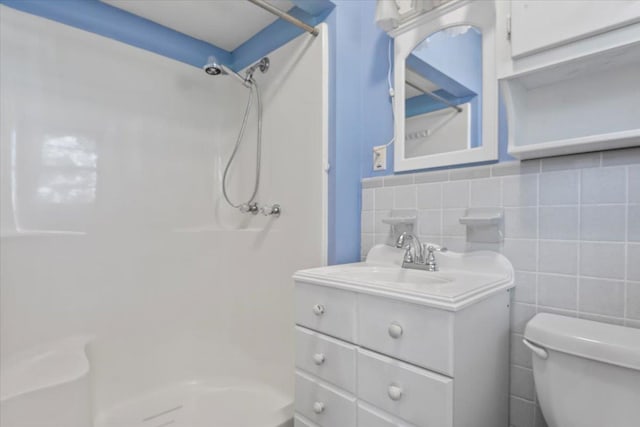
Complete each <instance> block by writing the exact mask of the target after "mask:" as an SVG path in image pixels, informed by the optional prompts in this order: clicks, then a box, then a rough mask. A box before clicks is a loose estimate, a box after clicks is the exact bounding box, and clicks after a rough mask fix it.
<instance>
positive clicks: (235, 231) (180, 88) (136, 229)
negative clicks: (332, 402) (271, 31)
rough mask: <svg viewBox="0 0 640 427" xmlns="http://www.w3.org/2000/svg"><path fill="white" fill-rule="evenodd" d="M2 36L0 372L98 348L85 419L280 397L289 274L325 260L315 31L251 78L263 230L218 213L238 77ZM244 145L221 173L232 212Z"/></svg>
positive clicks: (33, 28)
mask: <svg viewBox="0 0 640 427" xmlns="http://www.w3.org/2000/svg"><path fill="white" fill-rule="evenodd" d="M0 28H1V30H0V31H1V34H0V43H1V45H0V54H1V58H0V67H1V69H0V74H1V81H0V91H1V104H0V108H1V113H2V114H1V133H0V150H1V151H0V162H1V163H0V170H1V185H0V190H1V203H0V205H1V211H0V214H1V220H2V221H1V232H2V236H1V238H0V245H1V247H0V251H1V257H0V258H1V259H0V261H1V264H0V274H1V276H0V304H1V307H0V316H1V317H0V340H1V343H0V344H1V345H0V349H1V351H2V357H3V359H6V358H7V357H9V356H10V355H11V354H15V353H16V352H19V351H21V350H25V349H29V348H32V347H34V346H39V345H42V344H45V343H47V342H52V341H56V340H59V339H62V338H64V337H67V336H71V335H76V334H91V335H93V336H95V340H94V343H93V344H92V346H91V361H92V368H93V376H94V377H93V379H94V389H95V390H94V391H95V396H94V398H95V399H94V400H95V401H94V406H95V409H97V410H98V409H102V408H105V407H108V406H110V405H112V404H113V403H115V402H117V401H121V400H123V399H126V398H127V397H130V396H133V395H135V394H137V393H139V392H142V391H146V390H150V389H153V388H157V387H161V386H163V385H167V384H170V383H176V382H182V381H189V380H208V379H212V378H218V379H219V378H222V377H230V376H232V377H245V378H251V379H254V380H255V379H258V380H263V381H265V382H268V383H270V384H272V385H274V386H277V387H280V388H281V389H283V390H284V391H285V392H288V393H291V392H292V388H293V379H292V373H291V366H293V330H292V328H291V325H292V324H293V320H292V317H293V316H292V306H293V286H292V282H291V279H290V276H291V274H292V273H293V272H294V271H295V270H297V269H300V268H304V267H311V266H314V265H319V264H321V263H322V262H323V261H324V255H325V250H324V234H325V225H324V219H323V211H324V209H325V208H324V202H323V189H324V179H325V178H324V176H325V175H324V172H323V165H324V164H323V157H324V150H323V145H324V143H325V141H324V139H325V138H326V115H327V111H326V90H327V88H326V86H327V85H326V81H325V80H326V73H325V74H324V76H323V69H324V68H325V67H326V65H327V64H326V48H327V42H326V34H323V35H321V36H320V37H318V38H313V37H312V36H309V35H303V36H300V37H299V38H297V39H296V40H294V41H292V42H290V43H289V44H287V45H286V46H283V47H282V48H280V49H278V50H277V51H275V52H273V53H272V54H271V55H270V57H271V63H272V66H271V69H270V70H269V72H268V73H267V74H264V75H263V74H258V75H257V76H256V78H257V80H258V82H259V84H260V87H261V89H262V93H263V96H262V98H263V99H262V101H263V104H264V124H263V126H264V140H263V165H262V182H261V186H260V197H259V199H258V200H259V202H261V203H280V204H281V205H282V209H283V214H282V216H281V217H280V218H277V219H276V218H272V217H269V218H267V217H262V216H256V217H250V216H246V215H241V214H239V213H238V212H237V211H235V210H232V209H230V208H228V207H226V206H225V205H224V203H223V201H222V197H221V175H222V170H223V168H224V164H225V162H226V158H227V157H228V156H229V154H230V152H231V149H232V147H233V144H234V142H235V138H236V134H237V131H238V128H239V125H240V121H241V119H242V113H243V109H244V105H245V102H246V99H247V96H248V91H247V90H246V89H245V88H243V87H242V86H240V85H238V84H237V82H236V81H235V80H233V79H230V78H224V77H210V76H207V75H206V74H205V73H204V72H202V70H199V69H196V68H193V67H190V66H187V65H185V64H182V63H179V62H176V61H173V60H171V59H167V58H164V57H161V56H158V55H154V54H152V53H149V52H146V51H144V50H140V49H137V48H135V47H132V46H128V45H125V44H122V43H119V42H116V41H113V40H110V39H107V38H103V37H101V36H97V35H95V34H91V33H87V32H84V31H81V30H78V29H74V28H71V27H67V26H64V25H62V24H58V23H54V22H51V21H48V20H45V19H42V18H38V17H34V16H31V15H27V14H24V13H22V12H18V11H15V10H13V9H9V8H7V7H4V6H0ZM205 60H206V58H203V63H204V61H205ZM254 123H255V121H254V119H253V118H252V119H251V122H250V125H249V126H250V127H252V126H254ZM254 137H255V130H250V131H249V132H248V134H247V140H246V141H245V143H244V144H243V147H242V149H241V154H240V158H239V162H238V164H237V165H234V168H233V170H232V172H231V182H232V185H230V192H231V194H232V196H233V197H234V198H236V199H237V198H239V197H240V196H241V195H243V194H247V192H248V191H249V190H250V188H251V185H252V182H253V178H254V175H253V174H254V161H255V151H254V150H255V139H254Z"/></svg>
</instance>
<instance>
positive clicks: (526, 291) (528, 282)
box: [513, 271, 536, 304]
mask: <svg viewBox="0 0 640 427" xmlns="http://www.w3.org/2000/svg"><path fill="white" fill-rule="evenodd" d="M514 282H515V285H516V287H515V288H514V291H513V300H514V301H516V302H524V303H528V304H535V303H536V273H532V272H529V271H516V272H515V275H514Z"/></svg>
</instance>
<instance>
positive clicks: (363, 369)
mask: <svg viewBox="0 0 640 427" xmlns="http://www.w3.org/2000/svg"><path fill="white" fill-rule="evenodd" d="M402 257H403V254H402V251H396V250H394V249H391V248H390V247H388V246H385V245H378V246H377V247H374V248H373V249H372V250H371V252H370V253H369V255H368V257H367V261H366V262H362V263H356V264H346V265H335V266H330V267H321V268H314V269H308V270H302V271H299V272H297V273H296V274H295V275H294V280H295V285H296V289H295V295H296V297H295V319H296V327H295V328H296V403H295V410H296V417H295V426H296V427H302V426H304V427H315V426H323V427H338V426H339V427H355V426H360V427H392V426H396V427H398V426H401V427H411V426H414V427H452V426H456V427H469V426H473V427H501V426H504V427H506V426H507V423H508V386H509V383H508V378H509V375H508V369H507V366H508V357H509V302H510V297H509V294H510V290H511V288H512V287H513V268H512V266H511V264H510V263H509V261H507V259H506V258H504V257H503V256H502V255H500V254H498V253H494V252H488V251H481V252H474V253H467V254H458V253H453V252H448V253H443V254H438V255H437V258H438V259H437V260H438V264H439V271H437V272H428V271H422V270H412V269H406V268H402V267H401V263H402Z"/></svg>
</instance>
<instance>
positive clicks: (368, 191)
mask: <svg viewBox="0 0 640 427" xmlns="http://www.w3.org/2000/svg"><path fill="white" fill-rule="evenodd" d="M374 193H375V190H374V189H373V188H365V189H363V190H362V210H363V211H372V210H373V209H374V203H373V201H374Z"/></svg>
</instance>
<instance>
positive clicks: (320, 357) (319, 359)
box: [313, 353, 324, 366]
mask: <svg viewBox="0 0 640 427" xmlns="http://www.w3.org/2000/svg"><path fill="white" fill-rule="evenodd" d="M313 363H315V364H316V365H318V366H320V365H322V364H323V363H324V354H323V353H316V354H314V355H313Z"/></svg>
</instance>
